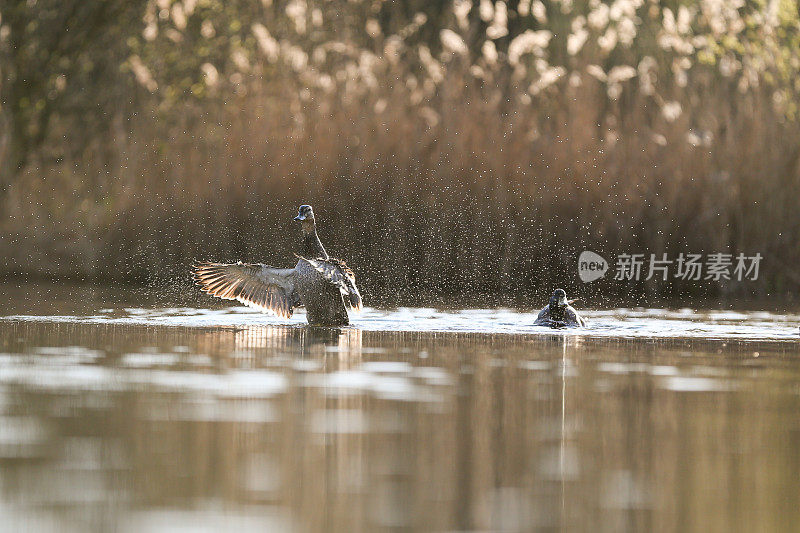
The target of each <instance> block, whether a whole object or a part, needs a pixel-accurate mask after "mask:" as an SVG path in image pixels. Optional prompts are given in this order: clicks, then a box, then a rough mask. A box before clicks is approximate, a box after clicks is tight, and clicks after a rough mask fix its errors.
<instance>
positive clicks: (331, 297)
mask: <svg viewBox="0 0 800 533" xmlns="http://www.w3.org/2000/svg"><path fill="white" fill-rule="evenodd" d="M294 220H296V221H298V222H300V227H301V228H302V243H301V246H300V255H298V254H295V256H296V257H297V264H296V265H295V267H294V268H275V267H271V266H268V265H262V264H260V263H249V264H248V263H241V262H240V263H231V264H225V263H208V262H204V263H199V264H197V265H195V267H194V271H193V275H194V279H195V281H196V282H197V284H198V285H199V286H200V290H202V291H203V292H206V293H208V294H210V295H212V296H216V297H218V298H224V299H226V300H238V301H240V302H241V303H243V304H245V305H247V306H250V307H255V308H258V309H261V310H262V311H268V312H272V313H274V314H276V315H278V316H281V317H284V318H289V317H291V316H292V313H293V311H294V308H295V307H300V306H305V308H306V316H307V318H308V323H309V324H312V325H319V326H346V325H347V324H349V323H350V319H349V317H348V315H347V307H349V308H350V309H353V310H355V311H360V310H361V306H362V304H361V294H360V293H359V292H358V288H357V287H356V278H355V275H354V274H353V271H352V270H350V268H349V267H348V266H347V265H346V264H345V263H344V261H341V260H339V259H334V258H332V257H330V256H329V255H328V253H327V252H326V251H325V248H323V246H322V242H320V240H319V236H318V235H317V225H316V221H315V219H314V211H313V210H312V209H311V206H310V205H301V206H300V209H299V211H298V213H297V216H296V217H294Z"/></svg>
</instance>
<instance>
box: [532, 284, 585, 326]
mask: <svg viewBox="0 0 800 533" xmlns="http://www.w3.org/2000/svg"><path fill="white" fill-rule="evenodd" d="M574 301H575V300H567V293H566V292H565V291H564V289H556V290H555V291H553V295H552V296H551V297H550V304H549V305H548V306H547V307H545V308H544V309H542V310H541V311H539V316H537V317H536V322H534V324H535V325H537V326H550V327H551V328H563V327H566V326H580V327H582V326H585V325H586V322H584V320H583V319H582V318H581V317H580V316H579V315H578V312H577V311H575V309H574V308H573V307H572V306H571V305H570V304H571V303H572V302H574Z"/></svg>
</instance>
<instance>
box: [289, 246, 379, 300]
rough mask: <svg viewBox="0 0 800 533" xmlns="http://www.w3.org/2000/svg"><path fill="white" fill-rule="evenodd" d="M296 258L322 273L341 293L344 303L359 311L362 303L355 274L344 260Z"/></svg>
mask: <svg viewBox="0 0 800 533" xmlns="http://www.w3.org/2000/svg"><path fill="white" fill-rule="evenodd" d="M297 257H298V259H300V260H302V261H306V262H307V263H308V264H310V265H311V266H312V267H314V268H315V269H316V271H317V272H319V273H320V274H322V277H323V278H325V279H326V280H328V281H329V282H331V283H332V284H333V285H334V286H336V287H337V288H338V289H339V292H341V293H342V297H343V299H344V302H345V304H347V305H348V306H349V307H350V308H351V309H352V310H354V311H361V308H362V307H363V304H362V303H361V293H360V292H358V287H356V275H355V274H354V273H353V271H352V270H350V267H348V266H347V265H346V264H345V262H344V261H342V260H340V259H334V258H333V257H329V258H328V259H306V258H304V257H300V256H297Z"/></svg>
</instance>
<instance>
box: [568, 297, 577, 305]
mask: <svg viewBox="0 0 800 533" xmlns="http://www.w3.org/2000/svg"><path fill="white" fill-rule="evenodd" d="M578 300H580V298H573V299H572V300H567V303H568V304H569V305H572V304H573V303H574V302H577V301H578Z"/></svg>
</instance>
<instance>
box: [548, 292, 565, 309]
mask: <svg viewBox="0 0 800 533" xmlns="http://www.w3.org/2000/svg"><path fill="white" fill-rule="evenodd" d="M569 303H570V302H569V301H568V300H567V293H566V291H564V289H556V290H554V291H553V295H552V296H551V297H550V307H551V308H553V307H556V308H559V309H564V308H565V307H567V306H568V305H569Z"/></svg>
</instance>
